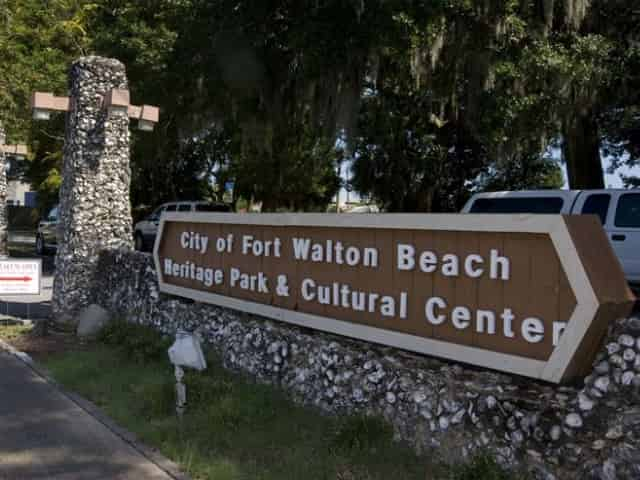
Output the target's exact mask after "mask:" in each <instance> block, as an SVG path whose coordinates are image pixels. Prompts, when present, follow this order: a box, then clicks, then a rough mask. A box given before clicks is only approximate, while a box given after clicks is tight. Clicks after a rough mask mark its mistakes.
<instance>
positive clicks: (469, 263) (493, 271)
mask: <svg viewBox="0 0 640 480" xmlns="http://www.w3.org/2000/svg"><path fill="white" fill-rule="evenodd" d="M416 258H417V262H416ZM416 263H417V266H418V269H419V270H420V271H422V272H424V273H434V272H435V271H436V270H438V264H439V263H441V266H440V273H442V275H444V276H446V277H458V276H460V258H459V257H458V256H457V255H454V254H452V253H446V254H444V255H443V256H442V260H441V262H438V255H437V254H436V253H435V252H433V251H431V250H425V251H423V252H420V254H419V255H418V254H417V252H416V248H415V247H414V246H413V245H410V244H406V243H399V244H398V245H397V248H396V267H397V269H398V270H405V271H411V270H414V269H415V268H416ZM485 263H487V262H485V259H484V258H483V257H482V256H481V255H478V254H476V253H472V254H470V255H467V256H466V257H464V260H463V261H462V264H463V268H464V274H465V275H466V276H468V277H470V278H480V277H481V276H482V275H484V274H485V268H483V265H485ZM488 264H489V277H490V278H491V279H493V280H498V279H499V280H509V275H510V270H509V268H510V265H509V259H508V258H507V257H503V256H501V255H500V253H499V252H498V250H495V249H492V250H491V251H490V252H489V262H488Z"/></svg>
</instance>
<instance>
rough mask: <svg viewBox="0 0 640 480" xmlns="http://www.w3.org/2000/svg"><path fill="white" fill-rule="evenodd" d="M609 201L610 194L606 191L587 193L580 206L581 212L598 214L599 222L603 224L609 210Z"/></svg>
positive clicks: (605, 221)
mask: <svg viewBox="0 0 640 480" xmlns="http://www.w3.org/2000/svg"><path fill="white" fill-rule="evenodd" d="M610 202H611V195H609V194H608V193H595V194H593V195H589V196H588V197H587V200H586V201H585V202H584V205H583V206H582V213H585V214H588V213H592V214H594V215H598V217H600V223H602V225H604V224H605V223H607V212H608V211H609V203H610Z"/></svg>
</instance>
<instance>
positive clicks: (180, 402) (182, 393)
mask: <svg viewBox="0 0 640 480" xmlns="http://www.w3.org/2000/svg"><path fill="white" fill-rule="evenodd" d="M175 375H176V413H177V414H178V418H180V419H182V416H183V415H184V410H185V408H186V406H187V387H186V386H185V384H184V383H183V382H182V380H183V379H184V370H183V369H182V367H180V366H178V365H176V366H175Z"/></svg>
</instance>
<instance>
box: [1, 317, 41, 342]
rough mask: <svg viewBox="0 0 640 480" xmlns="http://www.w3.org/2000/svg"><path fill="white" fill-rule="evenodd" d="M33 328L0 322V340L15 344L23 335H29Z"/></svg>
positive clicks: (20, 324)
mask: <svg viewBox="0 0 640 480" xmlns="http://www.w3.org/2000/svg"><path fill="white" fill-rule="evenodd" d="M32 328H33V327H32V326H31V325H24V324H22V323H17V324H14V323H9V322H7V321H4V320H0V338H1V339H2V340H4V341H5V342H7V343H12V342H15V341H17V340H19V339H21V338H22V337H23V336H24V335H25V334H27V333H29V332H30V331H31V329H32Z"/></svg>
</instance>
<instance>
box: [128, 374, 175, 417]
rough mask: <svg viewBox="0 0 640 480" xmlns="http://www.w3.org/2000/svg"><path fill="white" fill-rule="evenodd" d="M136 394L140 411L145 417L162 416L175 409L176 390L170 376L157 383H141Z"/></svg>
mask: <svg viewBox="0 0 640 480" xmlns="http://www.w3.org/2000/svg"><path fill="white" fill-rule="evenodd" d="M136 396H137V397H139V405H140V410H141V413H142V415H144V417H145V418H147V419H152V418H163V417H166V416H167V415H170V414H172V413H173V412H174V411H175V407H176V391H175V383H174V381H173V379H172V378H171V377H168V378H167V379H165V380H163V381H161V382H157V383H143V384H142V385H141V386H140V389H139V390H138V391H136Z"/></svg>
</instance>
